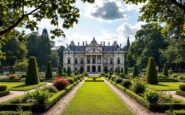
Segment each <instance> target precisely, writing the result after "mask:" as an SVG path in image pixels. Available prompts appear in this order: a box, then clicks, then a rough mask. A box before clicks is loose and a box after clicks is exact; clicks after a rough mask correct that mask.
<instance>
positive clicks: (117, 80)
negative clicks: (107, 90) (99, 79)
mask: <svg viewBox="0 0 185 115" xmlns="http://www.w3.org/2000/svg"><path fill="white" fill-rule="evenodd" d="M115 82H116V83H122V82H123V79H122V78H120V77H117V78H116V79H115Z"/></svg>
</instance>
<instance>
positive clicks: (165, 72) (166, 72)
mask: <svg viewBox="0 0 185 115" xmlns="http://www.w3.org/2000/svg"><path fill="white" fill-rule="evenodd" d="M163 75H165V76H167V77H168V66H167V64H164V66H163Z"/></svg>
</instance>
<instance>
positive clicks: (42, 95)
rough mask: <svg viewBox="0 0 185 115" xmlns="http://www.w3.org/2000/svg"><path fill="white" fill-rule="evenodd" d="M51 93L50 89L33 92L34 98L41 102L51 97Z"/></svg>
mask: <svg viewBox="0 0 185 115" xmlns="http://www.w3.org/2000/svg"><path fill="white" fill-rule="evenodd" d="M49 95H50V94H49V92H48V91H42V90H40V89H39V90H36V91H34V92H33V93H32V97H33V99H35V100H36V101H37V102H38V103H39V104H43V103H45V102H46V101H47V99H48V98H49Z"/></svg>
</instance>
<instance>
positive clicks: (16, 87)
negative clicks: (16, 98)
mask: <svg viewBox="0 0 185 115" xmlns="http://www.w3.org/2000/svg"><path fill="white" fill-rule="evenodd" d="M44 84H45V83H39V84H35V85H27V84H25V83H24V82H0V85H6V86H7V89H8V90H13V91H27V90H31V89H35V88H37V87H40V86H42V85H44Z"/></svg>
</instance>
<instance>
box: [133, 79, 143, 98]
mask: <svg viewBox="0 0 185 115" xmlns="http://www.w3.org/2000/svg"><path fill="white" fill-rule="evenodd" d="M131 89H132V90H133V91H134V92H135V93H137V94H139V93H144V91H145V84H144V83H143V82H141V81H140V80H139V79H134V80H133V81H132V87H131Z"/></svg>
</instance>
